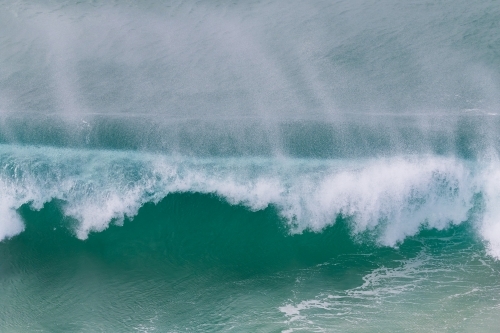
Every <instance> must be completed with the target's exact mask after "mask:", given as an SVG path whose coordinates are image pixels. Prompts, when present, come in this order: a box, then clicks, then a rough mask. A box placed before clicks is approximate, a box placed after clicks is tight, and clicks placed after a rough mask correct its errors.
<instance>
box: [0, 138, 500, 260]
mask: <svg viewBox="0 0 500 333" xmlns="http://www.w3.org/2000/svg"><path fill="white" fill-rule="evenodd" d="M0 151H1V152H0V161H1V163H2V165H3V166H4V167H3V168H2V170H1V173H0V186H1V192H2V197H3V200H2V205H1V206H0V210H1V211H2V216H3V221H2V223H1V226H2V227H1V229H0V230H1V234H0V238H1V239H5V238H8V237H12V236H14V235H15V234H18V233H20V232H22V230H23V223H22V220H21V218H20V216H19V215H18V214H17V212H16V210H17V209H19V207H21V205H23V204H30V205H31V207H32V208H33V209H41V208H42V207H43V205H44V204H45V203H47V202H49V201H51V200H53V199H57V200H60V201H61V202H62V209H63V213H64V214H65V215H66V216H68V217H70V218H73V219H75V220H77V221H78V222H77V224H76V227H75V230H74V232H75V234H76V236H77V237H78V238H80V239H86V238H87V237H88V234H89V233H90V232H99V231H102V230H104V229H106V228H107V227H108V225H109V223H111V222H114V223H117V224H120V223H122V222H123V220H124V219H125V218H133V217H134V216H135V215H136V214H137V212H138V210H139V208H140V207H141V206H143V205H144V204H145V203H147V202H153V203H157V202H159V201H160V200H161V199H163V198H164V197H166V196H167V195H168V194H170V193H181V192H192V193H205V194H213V195H216V196H219V197H220V198H223V199H224V200H226V201H227V202H229V203H230V204H233V205H244V206H246V207H247V208H248V209H250V210H254V211H257V210H262V209H265V208H266V207H268V206H270V205H271V206H274V207H275V208H276V209H277V211H278V213H279V215H280V216H281V217H282V218H283V219H284V220H285V221H286V223H287V225H288V227H289V230H290V232H291V233H300V232H302V231H303V230H306V229H308V230H313V231H317V232H320V231H321V230H322V229H323V228H325V227H326V226H328V225H331V224H333V223H334V222H335V219H336V217H337V216H339V215H342V216H346V217H350V220H351V227H352V232H353V233H354V234H362V233H366V232H368V233H370V234H373V235H375V237H376V239H377V242H378V243H380V244H381V245H387V246H396V245H397V244H398V243H399V242H401V241H403V240H404V239H405V237H407V236H411V235H414V234H416V233H417V232H418V231H419V230H420V229H422V228H436V229H444V228H446V227H448V226H449V225H450V224H459V223H462V222H463V221H467V220H470V216H471V212H472V210H473V209H474V207H475V206H477V196H478V194H479V195H480V196H482V197H483V199H482V200H483V205H484V208H483V213H482V215H481V218H480V219H478V222H475V223H478V230H479V233H480V234H481V235H482V237H483V238H484V239H485V240H486V241H487V242H488V244H490V253H491V254H492V255H493V256H495V257H499V256H500V255H499V253H500V252H497V250H496V249H498V248H500V242H497V240H496V238H495V235H496V233H495V230H497V228H500V227H498V225H499V224H498V222H497V216H498V214H497V212H496V208H495V207H497V206H498V205H496V202H498V200H499V198H500V194H499V192H498V191H497V190H496V188H495V186H494V184H495V183H496V182H495V179H496V178H498V177H499V173H498V172H497V171H496V170H497V169H496V167H495V166H496V165H497V164H498V163H496V162H492V161H490V162H488V163H487V164H485V165H484V166H483V165H482V164H481V163H480V162H467V161H464V160H460V159H455V158H445V157H436V156H432V155H427V156H406V157H392V158H378V159H359V160H356V159H351V160H314V159H291V158H281V159H271V158H206V159H203V158H188V157H179V156H177V157H174V156H164V155H153V154H147V153H139V152H118V151H102V150H101V151H96V150H94V151H92V150H76V149H57V148H35V147H16V146H9V145H3V146H1V147H0Z"/></svg>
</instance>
